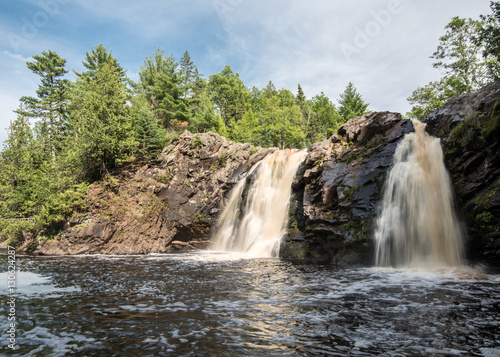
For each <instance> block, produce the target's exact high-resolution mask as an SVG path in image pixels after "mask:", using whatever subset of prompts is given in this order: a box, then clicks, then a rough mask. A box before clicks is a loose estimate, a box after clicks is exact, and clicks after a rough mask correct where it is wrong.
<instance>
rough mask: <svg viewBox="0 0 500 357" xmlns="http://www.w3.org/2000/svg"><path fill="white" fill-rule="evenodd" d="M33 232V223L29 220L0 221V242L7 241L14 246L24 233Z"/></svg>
mask: <svg viewBox="0 0 500 357" xmlns="http://www.w3.org/2000/svg"><path fill="white" fill-rule="evenodd" d="M34 230H35V221H34V220H31V219H0V242H3V241H6V240H9V243H8V244H10V245H16V244H17V243H19V242H21V241H22V240H23V235H24V234H25V233H32V232H33V231H34Z"/></svg>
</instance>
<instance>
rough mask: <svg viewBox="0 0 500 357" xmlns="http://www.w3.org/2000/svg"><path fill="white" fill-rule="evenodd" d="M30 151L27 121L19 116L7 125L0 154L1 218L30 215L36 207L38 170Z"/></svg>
mask: <svg viewBox="0 0 500 357" xmlns="http://www.w3.org/2000/svg"><path fill="white" fill-rule="evenodd" d="M20 111H22V110H20ZM33 152H34V150H33V133H32V131H31V129H30V125H29V122H28V119H27V117H25V116H24V115H21V114H19V115H18V116H17V118H16V120H14V122H11V124H10V127H9V133H8V137H7V140H6V141H5V142H4V148H3V151H2V153H1V155H0V187H2V190H1V192H0V197H1V212H0V213H1V215H2V217H4V218H6V217H26V216H31V215H33V213H34V211H35V209H36V206H37V205H38V204H39V201H40V193H39V192H37V189H39V188H40V187H39V184H40V183H41V182H40V181H41V180H40V177H39V176H40V170H39V167H38V165H37V163H35V162H34V160H33Z"/></svg>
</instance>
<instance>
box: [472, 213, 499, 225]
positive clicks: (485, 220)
mask: <svg viewBox="0 0 500 357" xmlns="http://www.w3.org/2000/svg"><path fill="white" fill-rule="evenodd" d="M494 219H495V216H494V215H493V214H492V213H491V212H488V211H484V212H482V213H479V214H477V215H476V222H478V223H481V224H489V223H491V222H493V220H494Z"/></svg>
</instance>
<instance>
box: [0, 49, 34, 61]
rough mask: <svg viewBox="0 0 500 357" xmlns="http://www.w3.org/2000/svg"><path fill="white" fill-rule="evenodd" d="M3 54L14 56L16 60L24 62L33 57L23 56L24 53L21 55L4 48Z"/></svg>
mask: <svg viewBox="0 0 500 357" xmlns="http://www.w3.org/2000/svg"><path fill="white" fill-rule="evenodd" d="M3 54H4V55H7V56H8V57H10V58H12V59H14V60H16V61H21V62H23V63H26V62H28V61H30V60H32V58H31V57H23V55H21V54H19V53H12V52H10V51H9V50H4V51H3Z"/></svg>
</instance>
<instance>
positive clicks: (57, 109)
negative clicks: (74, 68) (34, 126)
mask: <svg viewBox="0 0 500 357" xmlns="http://www.w3.org/2000/svg"><path fill="white" fill-rule="evenodd" d="M33 60H34V61H33V62H27V63H26V65H27V66H28V68H29V69H30V70H31V71H32V72H33V73H35V74H37V75H38V76H40V84H39V85H38V89H37V91H36V93H37V98H34V97H22V98H21V103H22V106H23V109H19V110H17V111H16V112H17V113H18V114H20V115H22V116H26V117H31V118H36V119H39V120H40V123H39V125H40V131H41V134H42V136H43V137H44V142H45V148H44V151H49V152H50V154H51V156H52V160H55V156H56V152H57V151H58V149H59V148H58V143H59V142H60V141H61V140H62V137H63V136H64V135H65V131H66V127H67V108H66V106H67V88H68V81H67V80H65V79H63V76H64V75H65V74H66V73H67V72H68V71H67V70H66V69H65V68H64V67H65V65H66V60H65V59H64V58H61V57H60V56H59V55H58V54H57V53H56V52H53V51H44V52H42V54H41V55H36V56H33ZM45 149H46V150H45Z"/></svg>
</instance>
